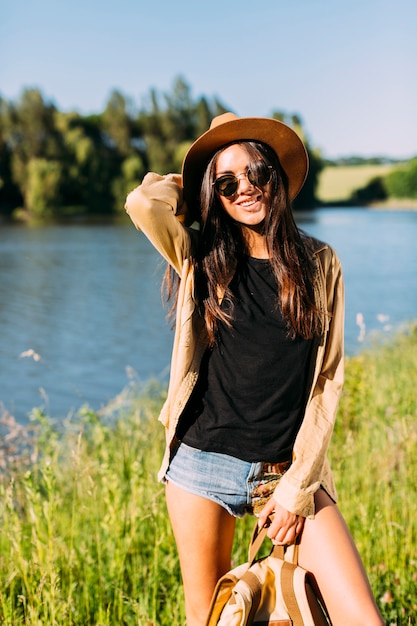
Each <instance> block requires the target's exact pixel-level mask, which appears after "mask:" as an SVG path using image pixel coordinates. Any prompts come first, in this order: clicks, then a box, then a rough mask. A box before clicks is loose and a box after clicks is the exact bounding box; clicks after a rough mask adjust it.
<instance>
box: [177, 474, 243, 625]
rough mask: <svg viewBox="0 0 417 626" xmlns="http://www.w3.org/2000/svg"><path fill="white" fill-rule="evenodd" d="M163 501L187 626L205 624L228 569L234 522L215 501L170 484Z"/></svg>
mask: <svg viewBox="0 0 417 626" xmlns="http://www.w3.org/2000/svg"><path fill="white" fill-rule="evenodd" d="M166 500H167V505H168V512H169V516H170V520H171V524H172V529H173V532H174V536H175V541H176V543H177V548H178V554H179V558H180V564H181V573H182V578H183V584H184V594H185V606H186V613H187V625H189V626H191V625H194V624H195V625H198V624H200V623H201V624H204V623H205V619H204V618H205V616H206V615H207V613H208V609H209V607H210V602H211V597H212V595H213V591H214V588H215V586H216V583H217V581H218V579H219V578H220V577H221V576H222V575H223V574H225V573H226V572H227V571H228V570H229V569H230V567H231V563H230V560H231V553H232V546H233V536H234V530H235V523H236V519H235V518H234V517H233V516H232V515H230V514H229V513H228V512H227V511H226V509H225V508H224V507H222V506H221V505H220V504H218V503H217V502H213V501H212V500H209V499H206V498H203V497H201V496H198V495H195V494H193V493H190V492H188V491H185V490H183V489H181V488H180V487H178V486H177V485H175V484H173V483H171V482H168V483H167V486H166Z"/></svg>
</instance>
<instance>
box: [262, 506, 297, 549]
mask: <svg viewBox="0 0 417 626" xmlns="http://www.w3.org/2000/svg"><path fill="white" fill-rule="evenodd" d="M270 516H271V518H273V519H272V521H271V520H270V519H269V517H270ZM304 522H305V517H301V515H295V514H294V513H290V512H289V511H287V510H286V509H284V507H283V506H281V505H280V504H278V502H277V501H276V500H275V498H274V497H273V496H272V497H271V498H270V499H269V500H268V502H267V503H266V504H265V506H264V508H263V509H262V511H261V512H260V514H259V518H258V525H259V528H262V527H263V526H268V532H267V535H268V537H269V538H270V539H271V540H272V543H274V544H275V545H287V544H290V543H294V541H295V540H296V538H297V536H298V535H299V534H300V533H301V531H302V530H303V527H304Z"/></svg>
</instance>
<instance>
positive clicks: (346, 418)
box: [0, 325, 417, 626]
mask: <svg viewBox="0 0 417 626" xmlns="http://www.w3.org/2000/svg"><path fill="white" fill-rule="evenodd" d="M164 394H165V390H164V389H161V388H160V387H159V386H158V385H156V384H155V385H154V384H152V383H150V384H149V385H148V386H147V387H146V388H145V389H142V390H140V392H138V390H137V389H135V388H134V387H130V388H127V389H126V390H125V391H124V392H123V394H121V396H120V397H119V398H117V399H116V400H115V402H114V403H113V404H112V405H111V406H108V407H106V409H104V410H103V411H102V412H101V413H100V414H98V413H95V412H93V411H91V410H90V409H89V408H88V407H85V408H83V409H82V410H81V411H80V412H79V414H78V415H77V416H76V417H72V418H71V419H68V421H67V422H66V423H65V424H63V425H57V424H53V422H52V421H51V420H50V419H49V418H47V417H46V416H45V415H44V414H43V413H42V411H40V410H38V409H36V410H34V411H33V415H32V422H31V425H30V427H28V428H26V429H25V428H23V427H19V426H18V425H17V424H15V423H14V420H13V418H12V417H11V416H7V415H4V417H3V430H5V431H7V433H6V434H5V437H4V438H3V442H4V443H3V448H2V450H1V454H0V624H4V625H5V626H9V625H10V626H11V625H13V626H15V625H20V624H22V625H23V624H24V625H30V626H35V625H46V624H47V625H48V626H49V625H60V626H61V625H62V626H64V625H65V626H66V625H68V626H69V625H83V626H88V625H96V626H104V625H118V626H119V625H132V626H133V625H136V626H150V625H151V624H155V625H156V624H158V625H161V626H165V625H168V624H182V623H184V621H185V617H184V612H183V597H182V589H181V582H180V572H179V565H178V559H177V553H176V548H175V543H174V539H173V536H172V532H171V529H170V525H169V522H168V518H167V514H166V508H165V500H164V493H163V487H162V486H161V485H160V484H159V483H157V482H156V478H155V476H156V473H157V470H158V468H159V464H160V460H161V456H162V450H163V445H164V442H163V429H162V427H161V426H159V425H157V424H156V423H155V422H156V415H157V413H158V410H159V407H160V406H161V403H162V401H163V399H164ZM416 417H417V325H414V326H411V327H410V329H409V330H408V331H407V332H404V333H403V334H401V335H399V336H398V337H396V338H395V340H393V341H392V342H390V343H387V344H384V345H381V346H378V347H375V348H374V349H372V350H370V351H367V352H364V353H363V354H361V355H360V356H357V357H354V358H352V359H350V360H349V361H348V362H347V368H346V385H345V391H344V394H343V397H342V401H341V405H340V411H339V416H338V421H337V425H336V429H335V433H334V438H333V442H332V446H331V459H332V465H333V468H334V472H335V476H336V481H337V484H338V490H339V498H340V507H341V509H342V511H343V514H344V516H345V518H346V520H347V522H348V524H349V526H350V528H351V531H352V533H353V535H354V538H355V541H356V543H357V545H358V547H359V550H360V552H361V554H362V557H363V560H364V563H365V566H366V569H367V571H368V573H369V577H370V580H371V584H372V587H373V590H374V593H375V596H376V598H377V601H378V604H379V606H380V607H381V610H382V612H383V615H384V618H385V619H386V623H387V624H393V625H394V624H395V625H397V626H402V625H406V624H407V625H409V624H416V623H417V622H416V617H415V616H416V614H417V497H416V495H417V494H416V476H417V455H416V449H417V420H416ZM252 526H253V519H252V518H245V519H244V520H241V521H239V522H238V528H237V533H236V540H235V547H234V560H235V561H236V562H240V561H243V560H246V546H247V544H248V540H249V535H250V531H251V529H252Z"/></svg>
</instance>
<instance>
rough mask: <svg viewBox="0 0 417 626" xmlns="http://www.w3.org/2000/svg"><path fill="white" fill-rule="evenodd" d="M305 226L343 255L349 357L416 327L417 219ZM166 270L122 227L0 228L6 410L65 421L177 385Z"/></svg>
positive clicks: (0, 344) (377, 215)
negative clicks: (128, 390)
mask: <svg viewBox="0 0 417 626" xmlns="http://www.w3.org/2000/svg"><path fill="white" fill-rule="evenodd" d="M297 221H298V223H299V225H300V226H301V227H302V228H303V229H304V230H306V231H307V232H309V233H310V234H312V235H314V236H315V237H318V238H319V239H322V240H324V241H327V242H328V243H330V244H331V245H333V246H334V247H335V248H336V250H337V251H338V253H339V256H340V258H341V260H342V264H343V268H344V276H345V284H346V323H345V334H346V352H347V353H348V354H350V355H353V354H355V353H357V352H358V351H359V350H361V349H362V348H363V347H364V346H365V345H367V344H368V343H369V342H370V341H371V339H372V338H373V337H374V336H375V334H379V335H388V334H390V333H392V332H393V331H394V330H395V329H397V328H398V327H400V326H401V325H402V324H404V323H406V322H407V321H409V320H413V319H415V318H417V244H416V242H417V212H416V211H414V212H413V211H402V210H401V211H400V210H398V211H382V210H369V209H361V208H356V209H339V208H337V209H320V210H316V211H314V212H311V213H305V214H301V213H300V214H297ZM162 272H163V263H162V262H161V260H160V259H159V257H158V255H157V253H156V252H155V251H154V250H153V248H152V247H151V245H150V244H149V243H148V241H147V240H146V239H145V237H144V236H143V235H142V234H141V233H139V232H137V231H136V230H135V229H134V227H133V226H132V225H131V223H130V221H129V220H128V219H127V218H126V219H124V220H121V221H120V222H118V223H117V224H115V223H98V224H97V223H96V224H81V223H78V224H71V225H56V224H55V225H43V226H40V227H28V226H11V225H4V224H3V225H0V329H1V341H0V403H2V404H3V406H4V407H5V408H6V409H7V410H8V411H9V412H10V413H12V414H13V415H14V416H15V417H16V419H17V420H18V421H20V422H25V421H27V416H28V414H29V412H30V410H31V409H32V407H35V406H40V407H44V408H45V410H46V412H47V413H48V414H49V415H51V416H52V417H54V418H56V419H58V420H60V419H63V418H64V417H65V416H67V415H68V414H70V413H71V412H72V411H76V410H78V408H79V407H80V406H82V405H84V404H88V405H90V406H91V407H93V408H94V409H99V408H100V407H101V406H102V405H105V404H106V403H107V402H108V401H109V400H110V399H112V398H114V397H115V396H116V395H117V394H119V392H121V391H122V389H124V388H125V387H126V385H128V384H129V383H131V382H132V381H137V382H141V381H142V382H146V381H148V380H149V379H150V378H156V379H158V380H160V381H162V382H165V381H166V380H167V376H168V369H169V359H170V349H171V342H172V332H171V331H170V329H169V327H168V326H167V324H166V322H165V313H166V312H165V311H164V310H163V308H162V306H161V299H160V291H159V288H160V281H161V276H162Z"/></svg>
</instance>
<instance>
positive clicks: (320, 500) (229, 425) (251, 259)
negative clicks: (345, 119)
mask: <svg viewBox="0 0 417 626" xmlns="http://www.w3.org/2000/svg"><path fill="white" fill-rule="evenodd" d="M307 170H308V159H307V154H306V150H305V148H304V146H303V144H302V142H301V140H300V139H299V137H298V136H297V135H296V133H295V132H294V131H293V130H292V129H290V128H289V127H287V126H286V125H284V124H282V123H281V122H279V121H276V120H272V119H264V118H238V117H236V116H235V115H233V114H231V113H226V114H224V115H221V116H219V117H217V118H215V119H214V120H213V122H212V125H211V127H210V129H209V130H208V131H207V132H206V133H204V134H203V135H202V136H201V137H200V138H199V139H197V141H195V142H194V144H193V145H192V146H191V148H190V149H189V151H188V153H187V155H186V157H185V159H184V163H183V170H182V177H181V176H179V175H175V174H169V175H167V176H159V175H157V174H153V173H149V174H147V176H145V178H144V180H143V183H142V185H140V186H139V187H138V188H137V189H135V190H134V191H133V192H132V193H130V194H129V196H128V198H127V202H126V210H127V212H128V213H129V215H130V217H131V219H132V220H133V222H134V224H135V225H136V227H137V228H139V229H140V230H142V231H143V232H144V233H145V235H146V236H147V237H148V238H149V239H150V241H151V242H152V243H153V244H154V246H155V247H156V248H157V249H158V250H159V252H160V253H161V254H162V255H163V257H164V258H165V259H166V260H167V261H168V263H169V265H170V267H171V268H172V272H171V274H170V275H169V276H168V278H167V285H168V291H169V292H170V294H171V295H172V294H173V295H175V303H176V332H175V338H174V346H173V355H172V363H171V377H170V383H169V389H168V397H167V401H166V403H165V405H164V407H163V409H162V412H161V416H160V419H161V421H162V422H163V424H164V426H165V428H166V435H167V449H166V453H165V458H164V461H163V465H162V468H161V472H160V479H161V480H163V481H164V482H165V483H166V498H167V504H168V511H169V515H170V519H171V523H172V527H173V531H174V535H175V539H176V542H177V546H178V551H179V557H180V563H181V571H182V576H183V583H184V592H185V601H186V615H187V625H188V626H200V625H202V624H204V623H205V619H206V614H207V611H208V608H209V605H210V600H211V597H212V593H213V590H214V587H215V585H216V582H217V580H218V579H219V578H220V576H222V575H223V574H224V573H225V572H227V571H228V570H229V569H230V567H231V551H232V544H233V535H234V530H235V522H236V518H237V517H242V516H243V515H244V514H245V513H252V514H255V515H258V517H259V524H260V526H262V525H266V524H267V523H268V518H269V516H270V515H273V521H272V523H270V525H269V528H268V536H269V537H270V538H271V539H272V541H273V542H275V543H278V544H288V543H291V542H293V541H294V540H295V539H296V537H297V536H298V535H300V534H301V542H300V552H299V561H300V564H301V565H302V566H303V567H304V568H306V569H308V570H310V571H311V572H312V573H313V574H314V576H315V578H316V580H317V582H318V585H319V587H320V589H321V592H322V594H323V597H324V600H325V602H326V605H327V609H328V611H329V614H330V616H331V619H332V623H333V626H339V625H340V626H359V625H364V626H365V625H366V626H373V625H378V626H381V624H383V621H382V618H381V616H380V614H379V612H378V609H377V607H376V605H375V602H374V599H373V597H372V593H371V590H370V586H369V583H368V581H367V577H366V574H365V572H364V569H363V566H362V563H361V560H360V558H359V555H358V553H357V551H356V548H355V546H354V544H353V541H352V538H351V536H350V534H349V531H348V529H347V527H346V525H345V523H344V521H343V519H342V517H341V514H340V513H339V510H338V508H337V506H336V504H335V502H336V491H335V487H334V482H333V478H332V474H331V471H330V467H329V464H328V461H327V459H326V452H327V448H328V446H329V441H330V438H331V434H332V429H333V424H334V420H335V415H336V409H337V404H338V398H339V395H340V392H341V388H342V383H343V315H344V313H343V310H344V302H343V279H342V273H341V267H340V262H339V259H338V258H337V255H336V254H335V252H334V251H333V250H332V249H331V248H330V247H329V246H328V245H326V244H324V243H321V242H319V241H317V240H314V239H312V238H311V237H308V236H306V235H304V234H303V233H302V232H300V230H299V229H298V228H297V226H296V224H295V221H294V218H293V214H292V209H291V202H292V200H293V199H294V197H295V196H296V195H297V193H298V192H299V190H300V189H301V187H302V185H303V183H304V181H305V178H306V175H307Z"/></svg>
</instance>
